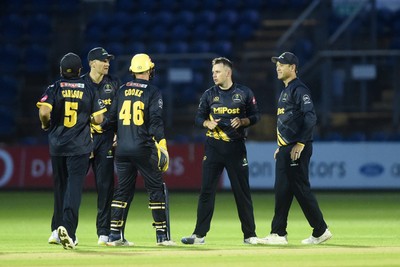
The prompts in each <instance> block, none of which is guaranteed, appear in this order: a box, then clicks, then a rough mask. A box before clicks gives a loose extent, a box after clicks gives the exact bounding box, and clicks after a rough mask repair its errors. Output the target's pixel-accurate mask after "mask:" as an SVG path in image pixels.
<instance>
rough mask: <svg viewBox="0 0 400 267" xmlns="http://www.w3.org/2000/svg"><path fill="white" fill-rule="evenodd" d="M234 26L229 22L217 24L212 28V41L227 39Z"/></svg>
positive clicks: (229, 37) (229, 38) (231, 33)
mask: <svg viewBox="0 0 400 267" xmlns="http://www.w3.org/2000/svg"><path fill="white" fill-rule="evenodd" d="M234 31H235V28H234V27H233V26H232V25H229V24H222V23H221V24H217V26H216V27H215V28H214V30H213V34H214V35H213V37H212V39H213V40H214V41H229V40H231V38H232V37H233V33H234Z"/></svg>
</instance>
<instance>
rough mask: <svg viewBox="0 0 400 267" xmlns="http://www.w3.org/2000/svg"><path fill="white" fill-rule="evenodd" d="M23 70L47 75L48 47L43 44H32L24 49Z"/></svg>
mask: <svg viewBox="0 0 400 267" xmlns="http://www.w3.org/2000/svg"><path fill="white" fill-rule="evenodd" d="M23 61H24V63H25V64H24V65H25V71H26V72H28V73H31V74H36V75H40V74H43V75H47V71H48V67H49V63H48V49H47V47H45V46H39V45H32V46H30V47H28V48H27V49H26V50H25V55H24V60H23Z"/></svg>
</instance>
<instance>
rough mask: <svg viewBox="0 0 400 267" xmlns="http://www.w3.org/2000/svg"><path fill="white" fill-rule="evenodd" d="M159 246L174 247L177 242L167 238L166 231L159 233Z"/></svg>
mask: <svg viewBox="0 0 400 267" xmlns="http://www.w3.org/2000/svg"><path fill="white" fill-rule="evenodd" d="M157 246H164V247H172V246H176V243H175V242H174V241H172V240H169V239H168V238H167V235H166V234H165V233H162V234H157Z"/></svg>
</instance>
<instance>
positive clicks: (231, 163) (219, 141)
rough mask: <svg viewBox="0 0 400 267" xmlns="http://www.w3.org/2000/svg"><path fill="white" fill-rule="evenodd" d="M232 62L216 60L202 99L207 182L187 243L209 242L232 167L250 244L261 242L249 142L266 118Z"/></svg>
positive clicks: (200, 112) (200, 113) (200, 114)
mask: <svg viewBox="0 0 400 267" xmlns="http://www.w3.org/2000/svg"><path fill="white" fill-rule="evenodd" d="M232 68H233V66H232V62H231V61H230V60H229V59H227V58H223V57H220V58H215V59H214V60H213V61H212V75H213V79H214V83H215V85H214V86H213V87H211V88H209V89H208V90H206V91H205V92H204V94H203V95H202V97H201V99H200V104H199V107H198V110H197V114H196V118H195V124H196V125H197V126H199V127H203V128H206V129H207V133H206V135H207V139H206V144H205V155H204V158H203V177H202V186H201V191H200V196H199V202H198V207H197V222H196V227H195V229H194V231H193V234H192V235H191V236H188V237H183V238H182V240H181V241H182V243H184V244H188V245H193V244H204V243H205V236H206V234H207V232H208V231H209V230H210V224H211V219H212V216H213V212H214V204H215V195H216V191H217V185H218V181H219V178H220V176H221V174H222V171H223V170H224V168H226V170H227V173H228V176H229V180H230V182H231V187H232V191H233V194H234V197H235V201H236V207H237V211H238V214H239V219H240V222H241V224H242V232H243V236H244V243H245V244H252V245H254V244H257V243H258V238H257V235H256V232H255V228H256V227H255V223H254V214H253V203H252V199H251V194H250V186H249V166H248V161H247V152H246V146H245V140H246V129H247V127H249V126H251V125H254V124H255V123H257V122H258V121H259V120H260V114H259V111H258V107H257V102H256V99H255V97H254V94H253V92H252V91H251V90H250V89H249V88H248V87H246V86H243V85H240V84H237V83H235V82H233V80H232Z"/></svg>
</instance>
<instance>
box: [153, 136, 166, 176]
mask: <svg viewBox="0 0 400 267" xmlns="http://www.w3.org/2000/svg"><path fill="white" fill-rule="evenodd" d="M155 144H156V147H157V154H158V169H159V170H160V171H162V172H166V171H167V170H168V165H169V155H168V151H167V140H165V139H161V140H160V142H157V141H155Z"/></svg>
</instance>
